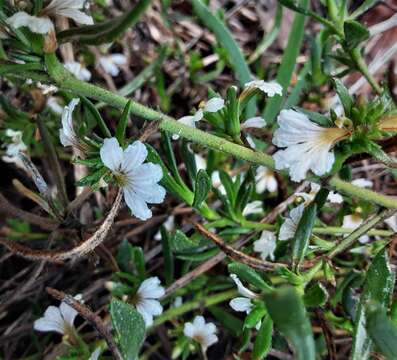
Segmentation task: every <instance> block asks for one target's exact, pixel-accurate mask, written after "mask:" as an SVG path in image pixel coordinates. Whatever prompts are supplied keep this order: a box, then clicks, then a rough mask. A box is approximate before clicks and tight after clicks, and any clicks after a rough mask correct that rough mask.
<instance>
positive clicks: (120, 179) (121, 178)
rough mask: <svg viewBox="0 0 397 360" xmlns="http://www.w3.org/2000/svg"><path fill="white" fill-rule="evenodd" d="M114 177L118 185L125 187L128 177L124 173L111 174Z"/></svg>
mask: <svg viewBox="0 0 397 360" xmlns="http://www.w3.org/2000/svg"><path fill="white" fill-rule="evenodd" d="M113 176H114V179H115V180H116V183H117V185H118V186H120V187H125V186H127V184H128V177H127V175H126V174H124V173H121V172H117V173H114V174H113Z"/></svg>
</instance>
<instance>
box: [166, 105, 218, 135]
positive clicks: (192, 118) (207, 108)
mask: <svg viewBox="0 0 397 360" xmlns="http://www.w3.org/2000/svg"><path fill="white" fill-rule="evenodd" d="M224 106H225V101H224V100H223V99H222V98H218V97H215V98H212V99H210V100H208V102H207V103H206V104H205V105H204V106H201V108H200V109H199V110H197V111H196V113H195V114H194V115H188V116H183V117H181V118H180V119H178V120H177V121H178V122H180V123H181V124H183V125H186V126H190V127H192V128H195V127H196V122H198V121H200V120H202V119H203V117H204V113H205V112H209V113H214V112H217V111H219V110H221V109H222V108H223V107H224ZM178 139H179V134H173V135H172V140H178Z"/></svg>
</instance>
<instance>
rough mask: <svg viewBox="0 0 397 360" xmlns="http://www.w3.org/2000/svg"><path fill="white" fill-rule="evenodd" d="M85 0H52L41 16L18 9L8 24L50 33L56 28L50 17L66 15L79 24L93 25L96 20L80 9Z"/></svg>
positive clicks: (8, 20)
mask: <svg viewBox="0 0 397 360" xmlns="http://www.w3.org/2000/svg"><path fill="white" fill-rule="evenodd" d="M84 3H85V0H52V1H51V2H50V3H49V4H48V5H47V6H46V7H45V8H44V9H43V10H41V12H40V14H39V16H33V15H30V14H28V13H26V12H25V11H18V12H17V13H15V14H14V15H12V16H11V17H9V18H8V19H7V20H6V22H7V24H8V25H10V26H12V27H13V28H15V29H17V28H20V27H28V28H29V30H30V31H32V32H34V33H37V34H48V33H49V32H50V31H53V30H54V23H53V22H52V21H51V20H50V17H58V16H64V17H67V18H69V19H72V20H74V21H75V22H76V23H77V24H83V25H92V24H94V20H93V19H92V17H91V16H88V15H86V14H85V13H83V12H82V11H81V10H80V9H82V8H84Z"/></svg>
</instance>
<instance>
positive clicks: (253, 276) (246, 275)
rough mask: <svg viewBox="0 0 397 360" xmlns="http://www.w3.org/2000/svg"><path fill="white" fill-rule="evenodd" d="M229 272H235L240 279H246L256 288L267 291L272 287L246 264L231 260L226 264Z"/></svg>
mask: <svg viewBox="0 0 397 360" xmlns="http://www.w3.org/2000/svg"><path fill="white" fill-rule="evenodd" d="M228 269H229V272H231V273H233V274H236V275H237V276H238V277H239V279H240V280H242V281H246V282H248V283H249V284H251V285H253V286H255V287H256V288H258V289H260V290H263V291H269V290H272V288H271V287H270V286H269V285H268V284H267V283H266V282H265V280H263V279H262V277H261V276H260V275H259V274H258V273H257V272H256V271H255V270H254V269H252V268H250V267H249V266H248V265H245V264H241V263H236V262H233V263H231V264H229V265H228Z"/></svg>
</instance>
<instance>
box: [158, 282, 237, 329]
mask: <svg viewBox="0 0 397 360" xmlns="http://www.w3.org/2000/svg"><path fill="white" fill-rule="evenodd" d="M237 294H238V293H237V290H228V291H224V292H221V293H218V294H215V295H211V296H205V297H204V298H200V299H196V300H192V301H188V302H185V303H184V304H182V305H181V306H179V307H176V308H174V307H173V308H170V309H169V310H167V311H165V312H164V313H162V314H161V315H160V316H159V317H157V318H156V319H155V321H154V324H153V327H155V326H158V325H160V324H162V323H164V322H166V321H168V320H171V319H173V318H176V317H179V316H182V315H183V314H185V313H187V312H189V311H193V310H196V309H199V308H201V307H209V306H212V305H216V304H218V303H221V302H224V301H226V300H229V299H231V298H234V297H236V296H237Z"/></svg>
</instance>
